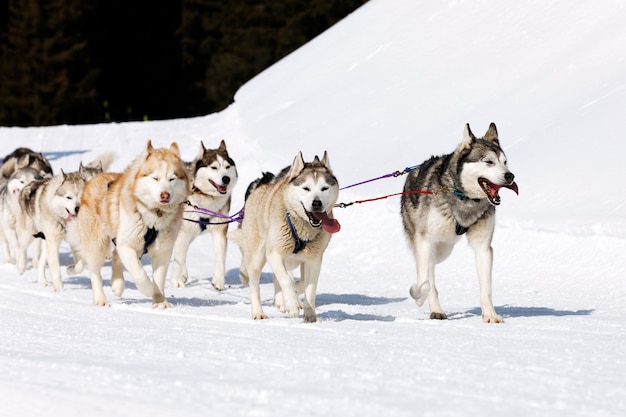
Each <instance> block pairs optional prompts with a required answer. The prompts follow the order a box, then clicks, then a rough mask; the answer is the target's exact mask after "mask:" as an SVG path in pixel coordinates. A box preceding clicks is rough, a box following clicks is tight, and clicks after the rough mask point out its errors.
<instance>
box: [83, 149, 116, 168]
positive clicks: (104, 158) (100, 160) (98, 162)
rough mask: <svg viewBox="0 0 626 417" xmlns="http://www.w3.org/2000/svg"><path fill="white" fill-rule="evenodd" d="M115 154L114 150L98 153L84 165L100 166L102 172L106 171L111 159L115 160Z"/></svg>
mask: <svg viewBox="0 0 626 417" xmlns="http://www.w3.org/2000/svg"><path fill="white" fill-rule="evenodd" d="M115 158H117V155H116V154H115V152H104V153H102V154H100V155H99V156H98V157H97V158H96V159H94V160H93V161H91V162H89V163H88V164H87V165H86V167H87V168H102V172H106V171H108V170H109V168H110V167H111V164H112V163H113V161H115Z"/></svg>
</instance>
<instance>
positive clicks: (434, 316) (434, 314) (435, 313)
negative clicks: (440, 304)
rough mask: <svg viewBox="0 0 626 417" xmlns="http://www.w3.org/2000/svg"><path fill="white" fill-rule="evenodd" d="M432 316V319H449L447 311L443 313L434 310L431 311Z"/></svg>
mask: <svg viewBox="0 0 626 417" xmlns="http://www.w3.org/2000/svg"><path fill="white" fill-rule="evenodd" d="M430 318H431V319H432V320H448V316H447V315H446V313H442V312H439V311H433V312H431V313H430Z"/></svg>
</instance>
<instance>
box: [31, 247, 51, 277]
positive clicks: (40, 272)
mask: <svg viewBox="0 0 626 417" xmlns="http://www.w3.org/2000/svg"><path fill="white" fill-rule="evenodd" d="M37 239H38V238H37ZM47 253H48V245H47V244H45V245H43V246H42V247H41V253H40V254H39V261H38V263H37V283H39V285H43V286H44V287H47V286H48V279H47V278H46V256H47ZM33 259H34V258H33Z"/></svg>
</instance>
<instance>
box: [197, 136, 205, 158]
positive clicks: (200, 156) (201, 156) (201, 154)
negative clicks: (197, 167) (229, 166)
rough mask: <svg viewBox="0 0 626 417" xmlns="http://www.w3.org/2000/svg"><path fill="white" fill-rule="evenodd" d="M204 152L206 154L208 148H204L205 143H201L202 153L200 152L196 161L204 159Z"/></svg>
mask: <svg viewBox="0 0 626 417" xmlns="http://www.w3.org/2000/svg"><path fill="white" fill-rule="evenodd" d="M204 152H206V147H205V146H204V142H202V141H200V151H199V152H198V157H197V158H196V159H198V160H200V159H202V158H204Z"/></svg>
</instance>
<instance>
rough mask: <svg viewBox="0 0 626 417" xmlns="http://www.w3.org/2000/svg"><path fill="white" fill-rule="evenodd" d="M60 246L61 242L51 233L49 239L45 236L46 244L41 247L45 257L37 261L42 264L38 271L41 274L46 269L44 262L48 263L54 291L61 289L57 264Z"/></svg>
mask: <svg viewBox="0 0 626 417" xmlns="http://www.w3.org/2000/svg"><path fill="white" fill-rule="evenodd" d="M60 245H61V240H60V239H58V238H57V237H56V236H55V235H54V234H53V233H50V236H49V237H48V235H46V243H45V245H43V246H42V249H43V250H42V255H43V253H44V252H45V256H41V258H40V261H39V262H40V263H43V266H41V265H39V270H40V271H42V272H43V271H45V269H46V260H47V261H48V266H49V267H50V275H52V283H53V285H54V290H55V291H61V290H62V289H63V280H62V279H61V264H60V262H59V246H60ZM44 280H45V276H44Z"/></svg>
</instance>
